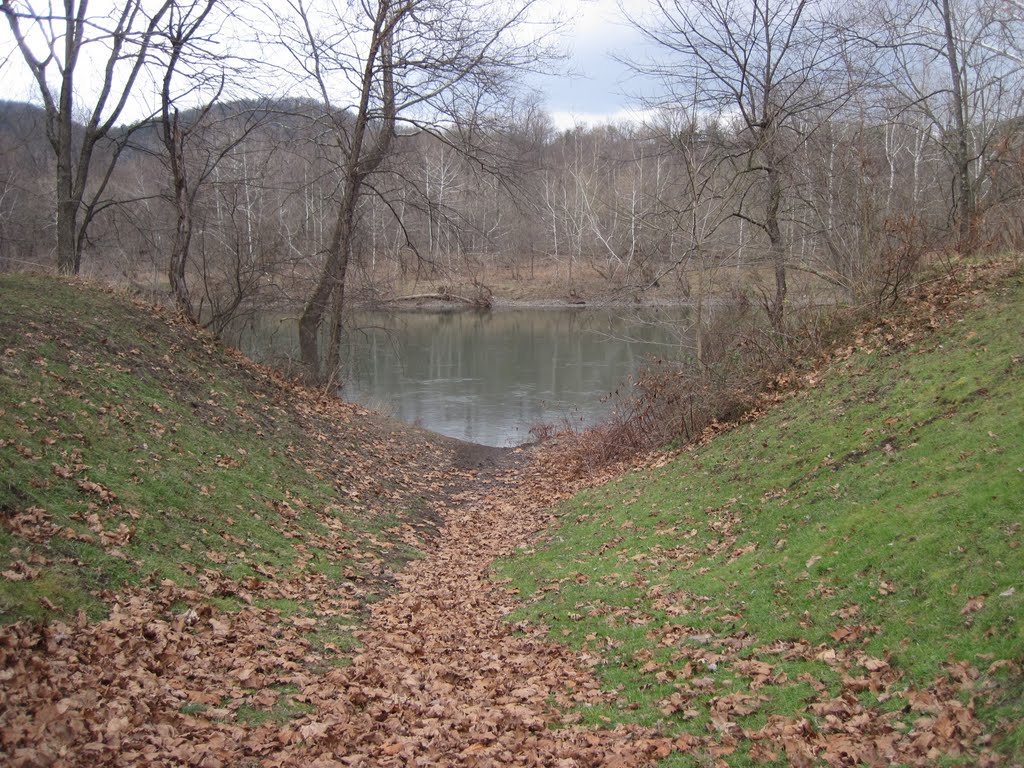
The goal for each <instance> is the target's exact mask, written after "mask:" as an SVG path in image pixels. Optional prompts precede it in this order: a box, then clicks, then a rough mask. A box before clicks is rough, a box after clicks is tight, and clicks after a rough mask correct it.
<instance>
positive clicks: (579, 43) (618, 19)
mask: <svg viewBox="0 0 1024 768" xmlns="http://www.w3.org/2000/svg"><path fill="white" fill-rule="evenodd" d="M623 1H624V2H626V3H627V5H628V6H629V7H630V8H631V10H633V11H636V10H640V9H642V8H644V7H645V6H646V5H647V4H648V3H649V0H623ZM561 2H562V7H563V9H564V16H565V17H566V18H567V19H568V20H569V24H568V28H567V34H566V35H565V37H564V38H563V40H562V43H563V44H564V46H565V48H566V50H567V51H568V53H569V54H570V56H569V59H568V60H567V61H565V62H563V63H562V65H561V66H562V67H563V68H564V69H565V70H566V74H564V75H562V76H551V77H544V78H539V79H538V80H537V81H536V83H535V85H536V87H537V88H538V90H540V91H541V92H542V93H543V94H544V96H545V98H544V106H545V108H546V109H547V110H548V112H549V113H550V114H551V116H552V118H553V121H554V123H555V126H556V127H557V128H559V129H561V128H568V127H572V126H573V125H574V124H575V123H584V124H590V125H593V124H596V123H602V122H607V121H619V120H624V119H628V118H629V115H630V113H631V112H632V113H634V115H635V110H636V109H637V104H636V100H635V99H634V98H632V97H631V96H629V95H627V93H635V92H636V90H637V87H638V84H637V83H636V82H635V81H632V82H630V78H629V71H628V68H626V67H625V66H623V65H622V64H620V63H618V62H617V61H616V60H615V58H614V57H613V53H618V54H626V55H630V54H632V55H636V54H637V52H638V51H639V49H640V46H641V40H640V36H639V34H638V33H637V32H636V31H635V30H633V29H631V28H630V27H629V26H628V25H627V24H626V23H625V22H624V20H623V19H622V14H621V12H620V11H619V9H618V0H561ZM99 5H106V2H100V3H99ZM12 48H13V40H12V39H11V35H10V31H9V29H8V28H7V25H6V24H5V23H4V24H0V65H2V64H4V58H5V56H6V55H8V54H10V53H11V52H12ZM19 59H20V57H19V56H18V55H17V54H16V53H15V55H14V56H13V57H12V58H11V59H10V60H8V61H7V62H6V64H7V65H6V66H3V77H2V78H0V98H3V99H11V100H17V101H34V102H38V97H37V96H35V91H34V88H35V86H34V84H33V83H32V81H31V79H30V78H29V77H28V76H27V73H22V72H18V70H20V69H22V66H21V62H20V60H19ZM22 75H24V76H22Z"/></svg>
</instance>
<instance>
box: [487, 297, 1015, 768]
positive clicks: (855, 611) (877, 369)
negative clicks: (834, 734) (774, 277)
mask: <svg viewBox="0 0 1024 768" xmlns="http://www.w3.org/2000/svg"><path fill="white" fill-rule="evenodd" d="M1021 317H1024V287H1022V280H1021V279H1020V278H1019V277H1017V278H1015V279H1013V280H1011V281H1010V283H1009V284H1008V285H1007V286H1006V287H1005V288H1004V289H1003V290H1002V291H1001V292H1000V293H999V294H998V295H990V296H988V297H986V298H985V302H984V305H983V306H982V307H981V308H980V309H978V310H976V311H973V312H971V313H970V314H968V315H967V316H966V317H965V318H963V320H962V321H960V322H957V323H956V324H955V325H954V326H953V327H951V328H949V329H947V330H946V331H944V332H942V333H941V334H939V335H936V336H933V337H929V338H928V339H927V340H926V341H925V342H924V343H923V344H922V345H919V346H916V347H913V348H911V349H907V350H903V351H900V352H898V353H897V352H892V351H886V350H884V349H883V350H875V351H860V352H857V353H855V354H853V355H852V356H851V357H850V358H849V359H848V360H846V361H843V362H839V363H835V364H833V366H832V370H831V371H830V372H829V373H828V374H827V375H826V376H825V377H824V378H823V381H822V383H821V384H820V386H818V387H816V388H814V389H811V390H808V391H805V392H803V393H801V394H800V395H799V396H797V397H795V398H793V399H791V400H789V401H787V402H785V403H784V404H782V405H781V406H779V407H777V408H775V409H774V410H772V411H771V412H770V413H769V414H768V415H766V416H764V417H763V418H761V419H759V420H758V421H757V422H756V423H753V424H749V425H744V426H740V427H737V428H736V429H734V430H732V431H731V432H729V433H726V434H724V435H722V436H720V437H718V438H716V439H715V440H714V441H712V442H711V443H710V444H708V445H707V446H705V447H702V448H699V449H697V450H694V451H693V452H690V453H684V454H682V455H680V456H679V457H678V458H677V459H675V460H674V461H673V462H672V463H671V464H670V465H668V466H666V467H664V468H662V469H659V470H653V471H647V472H641V473H634V474H631V475H627V476H625V477H623V478H621V479H620V480H618V481H617V482H614V483H611V484H609V485H607V486H605V487H602V488H599V489H596V490H592V491H589V492H585V493H582V494H580V495H578V496H577V497H575V498H574V499H573V500H571V501H570V502H568V503H566V504H564V505H563V507H562V508H561V510H560V511H561V519H562V521H563V522H562V525H561V527H560V528H559V529H558V530H556V531H555V532H553V533H552V534H551V535H550V536H547V537H546V538H545V539H544V540H543V541H542V542H539V543H538V545H537V546H536V548H535V551H532V552H527V553H522V554H519V555H517V556H516V557H514V558H513V559H510V560H508V561H504V562H502V563H500V564H499V567H498V575H499V577H501V578H504V579H509V580H511V584H512V585H513V586H514V587H515V588H517V589H518V590H520V592H521V594H522V596H523V597H524V599H526V600H527V601H528V604H527V605H526V606H525V607H524V608H523V609H522V610H521V611H519V612H518V613H517V614H516V615H515V616H514V617H513V618H514V619H516V620H522V619H529V620H531V621H533V622H537V623H541V624H544V625H546V626H547V627H548V628H549V630H550V634H551V637H552V638H554V639H556V640H559V641H562V642H567V643H569V644H571V645H573V646H575V647H586V648H588V649H589V651H590V652H591V653H596V654H598V655H600V656H601V658H602V659H603V664H602V665H601V666H600V668H599V674H600V677H601V679H602V681H603V683H604V685H605V686H606V687H607V688H608V689H609V690H614V691H617V699H616V701H615V702H614V704H612V705H609V706H603V707H594V708H589V709H586V710H583V716H584V720H585V722H590V723H593V724H602V723H603V724H605V725H607V724H608V722H609V721H610V722H612V723H616V722H636V723H642V724H644V725H657V727H658V728H660V729H663V730H666V731H667V732H670V733H684V732H688V733H693V734H703V733H706V732H707V729H708V726H709V719H708V710H709V705H710V704H711V702H712V700H713V699H714V698H715V697H721V696H723V695H726V694H728V693H729V692H732V691H736V690H742V691H746V690H747V689H748V687H749V683H750V682H751V679H750V677H749V676H746V675H744V674H742V673H741V672H739V671H738V670H737V664H738V663H739V662H741V661H750V660H756V661H763V662H766V663H769V664H770V665H771V667H772V669H773V670H774V674H778V673H784V674H785V681H784V682H774V683H771V684H767V685H764V686H763V687H760V688H758V689H757V691H756V693H757V694H758V695H760V696H764V697H766V701H763V702H760V703H759V705H758V706H757V709H756V711H755V712H754V713H752V714H750V715H748V716H744V717H739V718H738V722H739V724H740V725H741V726H742V727H744V728H759V727H760V726H761V725H763V724H764V722H765V721H766V719H767V717H768V716H769V715H771V714H781V715H785V716H790V717H796V716H807V705H808V704H809V703H810V702H811V701H813V700H820V699H822V698H823V697H826V696H834V695H837V694H838V693H840V692H841V688H842V684H841V675H840V672H839V671H837V668H836V667H833V666H830V665H829V664H827V663H825V662H824V661H818V660H815V659H813V658H812V659H809V660H808V659H794V660H792V661H784V660H783V659H782V658H781V657H780V655H779V654H778V653H775V652H773V648H778V647H781V646H783V645H785V644H792V643H794V642H797V641H801V642H806V643H807V644H809V645H810V646H811V647H812V648H828V647H832V648H838V649H840V651H842V652H843V653H844V654H846V658H848V659H855V658H856V657H857V656H860V657H861V658H862V659H863V658H867V657H871V658H875V659H884V660H886V661H887V662H888V663H889V665H891V667H892V668H893V669H894V670H895V671H896V672H897V673H898V675H899V679H898V682H896V683H894V684H893V686H892V690H895V691H905V690H906V689H908V688H912V687H913V688H919V689H925V688H927V687H928V686H930V685H932V684H933V682H934V680H936V679H937V678H942V677H944V676H947V675H948V671H949V668H948V666H947V664H948V663H949V662H950V661H959V662H965V663H967V664H969V665H970V666H971V667H972V668H973V669H975V670H977V671H978V673H979V674H980V676H981V678H980V680H979V681H978V690H980V691H986V690H988V693H987V694H985V695H978V696H977V700H976V704H977V707H978V714H979V716H980V717H981V718H982V720H983V722H984V724H985V726H986V728H987V729H988V731H989V732H990V733H993V734H997V735H998V737H999V738H998V739H997V748H998V750H1000V751H1001V752H1002V753H1004V754H1008V755H1009V754H1016V755H1022V754H1024V727H1022V719H1024V703H1022V697H1021V693H1022V683H1021V679H1020V677H1019V666H1018V667H1017V669H1016V671H1015V672H1011V671H1010V669H1008V668H1005V667H1002V666H1000V665H999V664H996V662H999V661H1000V660H1007V661H1010V662H1013V663H1015V664H1017V665H1019V664H1020V663H1021V661H1022V660H1024V626H1022V625H1024V580H1022V579H1024V577H1022V574H1024V551H1022V549H1021V543H1022V539H1024V532H1022V530H1021V528H1022V523H1024V326H1022V323H1021ZM972 598H978V600H977V601H976V602H974V603H969V601H970V600H971V599H972ZM844 627H845V628H847V629H848V630H850V632H851V633H850V634H848V635H842V634H839V635H836V636H833V634H832V633H842V632H843V631H844V629H843V628H844ZM707 659H713V660H715V661H713V662H712V663H713V664H714V669H713V670H711V669H710V668H709V665H708V664H707V663H705V662H706V660H707ZM993 665H994V666H993ZM840 666H842V665H840ZM847 666H848V667H849V669H847V670H846V671H847V672H848V673H849V674H850V675H857V674H862V675H863V674H867V671H866V670H864V669H862V668H860V667H858V666H857V664H856V662H851V663H850V664H848V665H847ZM990 669H991V670H992V671H991V672H990ZM659 675H660V678H661V679H660V680H659ZM695 678H706V679H705V680H703V681H702V685H706V688H703V689H702V688H697V689H696V695H694V696H693V697H692V698H691V699H689V700H688V701H687V702H686V703H685V705H684V706H683V711H682V712H673V713H670V714H665V712H664V711H663V708H664V707H665V701H666V699H668V697H669V696H670V695H671V694H672V692H673V691H674V690H676V689H677V686H676V681H678V680H683V681H689V682H690V683H692V681H693V680H694V679H695ZM986 686H988V687H989V688H990V689H989V688H986ZM682 687H683V688H685V689H686V690H687V691H690V692H692V691H693V689H694V688H693V686H692V685H683V686H682ZM816 688H820V689H821V692H819V691H818V690H816ZM688 695H689V694H688ZM883 699H884V701H883V702H882V703H881V704H879V702H878V698H877V696H875V695H873V694H871V693H870V692H865V693H863V694H861V700H862V702H863V703H864V704H865V705H868V706H878V707H880V708H881V709H882V710H885V709H886V708H888V709H890V710H892V709H897V710H898V709H900V708H901V707H902V706H903V705H904V704H905V703H906V702H905V701H904V700H903V699H901V698H897V699H893V698H890V697H888V696H883ZM686 710H690V712H689V713H688V715H684V714H683V712H685V711H686ZM917 717H920V713H918V712H913V713H910V714H907V715H906V717H905V721H906V722H907V724H908V727H909V726H910V725H911V724H912V723H913V721H914V720H915V719H916V718H917ZM809 719H810V720H811V721H812V722H815V717H814V716H813V715H812V716H810V717H809ZM744 749H745V747H744V748H741V749H740V750H739V751H738V752H737V753H735V754H733V755H730V756H728V757H727V758H726V760H727V761H728V762H729V764H730V765H747V764H752V763H756V761H754V760H753V759H752V758H750V757H749V756H748V755H745V754H744ZM695 759H696V758H693V757H686V756H676V757H673V758H672V759H671V760H670V761H667V762H666V765H691V764H694V765H696V764H700V763H699V762H691V761H692V760H695ZM965 759H967V761H968V764H969V762H970V759H969V758H965ZM780 764H782V763H780ZM952 764H960V763H958V762H957V761H956V760H952Z"/></svg>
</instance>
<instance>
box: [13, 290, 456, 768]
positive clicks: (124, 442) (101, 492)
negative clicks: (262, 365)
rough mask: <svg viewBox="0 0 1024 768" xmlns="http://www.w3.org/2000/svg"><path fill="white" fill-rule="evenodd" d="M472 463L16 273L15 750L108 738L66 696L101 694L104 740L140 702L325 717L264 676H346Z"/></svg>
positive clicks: (199, 339)
mask: <svg viewBox="0 0 1024 768" xmlns="http://www.w3.org/2000/svg"><path fill="white" fill-rule="evenodd" d="M460 457H461V454H460V448H459V446H458V445H456V443H455V442H454V441H448V440H444V439H437V438H435V437H433V436H429V435H428V434H427V433H425V432H423V431H422V430H417V429H414V428H411V427H407V426H405V425H401V424H399V423H397V422H391V421H389V420H386V419H383V418H382V417H378V416H376V415H372V414H370V413H368V412H366V411H364V410H362V409H360V408H358V407H355V406H352V405H349V404H345V403H341V402H338V401H336V400H334V399H331V398H318V396H317V395H316V394H315V393H311V392H309V391H306V390H301V389H297V388H294V387H292V386H290V385H288V384H287V383H285V382H284V381H282V380H280V379H278V378H275V377H274V376H273V375H271V374H270V373H269V372H268V371H265V370H261V369H258V368H257V367H255V366H253V365H252V364H251V363H249V362H248V361H246V360H245V359H244V358H242V357H241V356H239V355H236V354H234V353H232V352H230V351H228V350H226V349H225V348H223V347H222V346H221V345H219V344H217V343H216V342H215V341H214V340H213V339H212V338H211V337H209V336H207V335H205V334H202V333H198V332H196V331H195V330H193V329H192V328H191V327H189V326H186V325H183V324H179V323H177V322H175V321H173V320H171V319H169V318H167V317H164V316H162V315H161V314H157V313H154V311H153V310H152V308H150V307H145V306H141V305H135V304H133V303H131V302H130V301H128V300H127V299H124V298H122V297H119V296H117V295H114V294H111V293H107V292H103V291H99V290H95V289H91V288H87V287H83V286H82V285H80V284H75V283H72V282H63V281H58V280H56V279H48V278H35V277H26V276H13V275H0V623H2V624H10V623H11V622H20V623H18V624H15V625H13V626H10V627H7V628H6V629H4V630H3V632H2V633H0V662H2V663H0V667H2V668H3V669H4V676H3V686H4V688H5V690H4V696H3V697H2V698H4V699H6V705H7V706H6V707H5V708H4V712H3V715H4V718H3V722H2V725H3V730H2V734H3V736H2V742H0V744H2V745H3V746H4V747H5V748H6V749H9V750H13V749H14V748H15V747H18V748H25V749H29V747H28V746H26V745H32V747H31V748H32V749H34V748H35V747H37V746H39V745H40V744H42V743H43V742H45V739H42V738H41V737H40V732H38V731H35V732H34V733H35V736H33V735H32V733H33V732H31V731H29V730H26V729H27V728H39V729H45V727H46V723H47V722H48V720H52V719H53V718H54V717H56V712H55V711H54V710H52V707H53V706H54V705H55V704H56V703H57V702H59V701H61V700H62V699H64V700H65V705H64V707H63V709H62V710H61V712H62V713H63V714H66V716H67V718H71V714H68V709H69V707H70V710H71V712H72V713H74V712H76V711H79V710H81V711H80V712H79V714H80V716H81V717H82V718H83V721H82V722H81V723H75V722H74V721H73V720H72V721H71V722H72V724H71V725H70V726H68V727H71V728H80V729H87V727H89V725H90V724H89V723H88V718H89V716H88V715H87V714H85V713H87V712H89V711H90V710H91V709H95V701H91V702H90V701H86V700H83V701H81V702H78V704H74V705H73V704H68V702H69V701H70V700H71V699H69V697H72V698H73V697H74V696H76V695H80V694H81V692H83V691H88V692H91V693H89V694H88V695H89V696H93V697H95V696H96V695H97V694H96V691H98V690H99V689H105V690H106V691H107V695H108V696H109V697H111V698H112V699H113V700H114V701H113V703H111V702H110V701H109V700H108V701H107V702H106V706H109V707H111V708H110V710H109V711H108V712H104V713H102V714H97V713H95V712H94V713H93V716H94V717H100V718H101V719H100V724H101V725H103V724H105V723H108V722H109V719H107V718H109V717H114V718H116V717H120V716H122V715H123V716H128V715H129V712H130V711H131V709H132V708H133V707H135V706H143V704H144V710H145V711H146V712H148V713H149V714H150V715H151V716H153V717H154V718H156V716H157V714H158V713H160V712H162V711H163V710H168V711H170V712H172V713H177V712H178V711H179V710H181V711H182V712H183V713H184V714H185V715H187V714H189V713H190V712H194V711H196V709H200V710H201V709H204V708H206V707H209V708H212V709H218V708H223V707H229V708H230V711H231V714H232V718H231V719H233V720H237V721H238V722H240V723H246V722H248V723H250V724H259V723H261V722H264V721H268V720H269V721H271V722H272V723H274V722H281V721H282V720H286V719H287V718H288V717H290V716H292V715H294V714H296V713H300V712H302V711H305V706H304V705H301V704H300V703H298V702H296V701H294V700H293V698H292V694H293V693H294V692H295V688H294V687H293V686H289V685H287V684H284V683H282V682H281V680H280V679H279V678H278V677H277V676H274V675H270V676H267V675H266V674H265V673H266V672H267V671H269V670H271V669H274V668H276V667H278V666H280V665H284V668H285V669H292V670H296V669H301V670H305V671H308V670H315V669H318V668H319V669H324V668H329V667H332V666H336V665H338V664H341V663H345V660H346V659H347V658H348V657H349V656H350V655H351V653H350V652H351V650H352V649H353V648H354V647H355V642H354V640H353V638H352V630H353V629H354V628H355V627H356V626H358V625H359V624H361V622H362V621H363V619H364V618H365V615H366V610H367V605H368V604H369V603H371V602H372V601H374V600H376V599H378V598H379V595H380V594H381V593H382V592H384V591H387V590H388V589H390V585H391V583H392V581H393V575H392V573H393V571H394V570H395V569H396V568H398V567H400V566H401V565H402V564H403V563H405V562H407V561H408V560H409V558H411V557H416V556H418V555H419V553H420V551H421V549H422V547H423V545H424V543H425V542H427V541H429V540H431V539H432V538H433V537H434V536H435V535H436V530H437V526H438V523H439V518H438V517H437V515H436V512H435V511H434V506H433V503H432V502H433V501H434V500H436V499H437V498H438V497H439V496H440V495H441V492H442V491H443V490H444V489H443V484H444V483H446V482H460V481H461V480H462V478H463V472H462V471H461V469H460V468H459V466H458V463H459V461H460V460H461V458H460ZM38 622H45V623H44V624H39V623H38ZM72 636H73V637H75V641H76V643H78V644H77V645H75V644H69V643H66V642H64V640H65V639H66V638H68V637H72ZM154 640H157V641H158V642H155V643H154V642H150V641H154ZM28 648H38V649H39V650H41V651H43V650H45V652H46V653H45V656H44V657H42V658H29V657H28V656H26V655H25V653H24V651H25V650H26V649H28ZM86 649H88V650H86ZM165 675H166V676H168V677H166V678H165V677H164V676H165ZM174 675H181V676H182V678H181V681H180V685H179V686H177V690H175V686H173V685H170V683H169V679H170V678H173V676H174ZM165 685H170V690H169V691H167V690H163V687H164V686H165ZM121 696H125V697H127V698H124V699H120V698H119V697H121ZM175 697H177V698H175ZM41 706H42V707H43V708H44V709H43V710H42V714H40V712H41V710H40V709H39V707H41ZM21 707H24V710H23V711H22V710H20V708H21ZM47 708H49V709H47ZM19 711H21V714H20V715H19ZM46 712H49V713H50V714H49V715H47V714H46ZM26 713H34V714H33V715H32V716H31V717H30V718H29V720H28V721H26V720H25V719H24V718H25V717H26ZM12 717H13V718H15V720H14V721H13V722H12V721H11V720H10V718H12ZM40 718H41V719H40ZM59 719H61V718H58V720H59ZM33 720H34V721H35V724H34V725H32V721H33ZM83 732H85V731H84V730H83ZM43 749H44V750H45V747H43ZM33 754H35V753H33ZM39 754H42V755H45V754H47V753H46V752H45V751H43V752H41V753H39ZM97 754H99V753H97ZM50 756H51V757H52V756H53V755H52V754H51V755H50ZM44 762H45V760H44ZM29 764H31V763H29Z"/></svg>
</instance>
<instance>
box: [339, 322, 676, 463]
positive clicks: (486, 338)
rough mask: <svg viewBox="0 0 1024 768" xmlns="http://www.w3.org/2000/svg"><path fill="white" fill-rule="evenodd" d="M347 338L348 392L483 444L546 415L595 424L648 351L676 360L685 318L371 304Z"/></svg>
mask: <svg viewBox="0 0 1024 768" xmlns="http://www.w3.org/2000/svg"><path fill="white" fill-rule="evenodd" d="M355 325H357V326H359V328H360V330H357V331H355V332H353V333H352V334H351V336H350V339H349V344H348V349H347V350H346V352H347V354H346V355H345V359H346V360H347V361H348V364H347V368H346V371H345V372H344V375H345V383H344V387H343V390H342V392H343V395H344V396H345V397H346V398H348V399H350V400H353V401H355V402H360V403H363V404H366V405H369V406H371V407H376V408H378V409H382V410H386V411H388V412H390V413H392V414H393V415H394V416H396V417H397V418H399V419H401V420H403V421H406V422H410V423H416V424H420V425H421V426H423V427H425V428H427V429H430V430H433V431H435V432H440V433H442V434H445V435H450V436H452V437H457V438H460V439H462V440H467V441H470V442H476V443H483V444H485V445H500V446H504V445H516V444H519V443H522V442H525V441H526V440H528V439H529V438H530V434H529V429H530V427H531V426H532V425H534V424H537V423H551V422H554V423H558V424H561V423H563V422H564V421H569V422H573V423H575V424H590V423H593V422H594V421H596V420H597V419H599V418H600V417H601V416H602V415H604V414H605V413H607V409H608V405H607V402H606V399H607V396H608V394H609V393H610V392H612V391H613V390H614V389H615V388H616V387H618V386H619V385H620V384H621V383H622V382H624V381H625V380H626V379H628V378H629V377H630V376H631V375H632V374H633V373H635V372H636V371H637V370H638V368H639V367H640V365H641V364H642V362H643V361H644V360H647V359H650V358H652V357H672V356H675V355H676V354H677V350H678V349H679V345H680V334H681V330H680V329H685V327H686V323H685V317H684V315H683V313H682V312H681V311H680V310H673V311H671V312H669V313H666V312H664V311H662V312H660V313H657V314H655V313H653V312H647V313H646V314H643V315H641V314H637V313H630V314H629V315H628V316H624V313H623V312H620V311H602V310H589V309H588V310H506V311H496V312H491V313H486V314H476V313H437V314H431V313H401V314H395V315H385V314H376V313H368V314H363V315H360V316H359V317H357V318H356V322H355Z"/></svg>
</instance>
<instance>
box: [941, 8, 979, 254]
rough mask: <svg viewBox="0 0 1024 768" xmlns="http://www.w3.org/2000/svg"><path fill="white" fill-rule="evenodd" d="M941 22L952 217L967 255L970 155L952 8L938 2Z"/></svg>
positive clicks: (972, 210) (971, 189) (971, 186)
mask: <svg viewBox="0 0 1024 768" xmlns="http://www.w3.org/2000/svg"><path fill="white" fill-rule="evenodd" d="M942 19H943V23H944V26H945V36H946V40H945V42H946V60H947V61H948V62H949V80H950V86H951V87H950V93H951V94H952V98H953V104H952V112H953V127H954V130H955V131H956V150H955V152H954V165H955V170H954V172H955V174H956V189H957V200H956V206H955V211H956V213H955V215H956V219H957V222H956V223H957V228H958V232H959V236H960V247H961V248H962V249H963V250H964V251H965V252H967V253H970V252H971V251H972V250H973V246H974V244H973V240H974V215H975V201H974V184H973V183H972V180H971V155H970V147H969V146H968V141H967V138H968V137H967V116H966V114H965V104H966V101H965V98H964V85H963V77H962V73H961V71H960V60H959V56H958V55H957V47H956V37H955V35H954V34H953V9H952V7H951V6H950V3H949V0H942Z"/></svg>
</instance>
